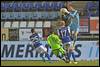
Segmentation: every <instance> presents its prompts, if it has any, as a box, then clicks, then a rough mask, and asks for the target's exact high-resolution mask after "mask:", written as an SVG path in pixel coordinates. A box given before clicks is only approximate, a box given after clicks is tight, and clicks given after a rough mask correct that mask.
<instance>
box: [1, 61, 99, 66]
mask: <svg viewBox="0 0 100 67" xmlns="http://www.w3.org/2000/svg"><path fill="white" fill-rule="evenodd" d="M1 66H99V60H95V61H78V64H73V63H71V64H69V63H65V62H63V61H62V60H60V61H53V63H49V62H48V61H46V62H43V61H32V60H26V61H25V60H21V61H19V60H16V61H15V60H13V61H10V60H9V61H3V60H2V61H1Z"/></svg>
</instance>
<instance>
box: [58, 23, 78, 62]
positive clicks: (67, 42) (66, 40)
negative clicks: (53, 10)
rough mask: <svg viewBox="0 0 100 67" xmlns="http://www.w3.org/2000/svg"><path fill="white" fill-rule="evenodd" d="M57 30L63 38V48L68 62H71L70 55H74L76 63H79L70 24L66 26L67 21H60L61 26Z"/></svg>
mask: <svg viewBox="0 0 100 67" xmlns="http://www.w3.org/2000/svg"><path fill="white" fill-rule="evenodd" d="M57 31H58V35H59V37H60V39H61V40H62V43H63V48H64V49H65V51H66V59H67V62H70V56H71V55H72V58H73V60H74V63H77V62H76V59H75V55H74V49H73V45H72V40H71V37H70V30H69V28H68V26H67V27H66V26H65V21H60V28H59V29H58V30H57ZM70 63H71V62H70Z"/></svg>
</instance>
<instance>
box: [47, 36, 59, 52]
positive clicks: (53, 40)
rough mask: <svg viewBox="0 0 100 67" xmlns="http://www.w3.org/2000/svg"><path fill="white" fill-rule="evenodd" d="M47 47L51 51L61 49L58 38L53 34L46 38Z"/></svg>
mask: <svg viewBox="0 0 100 67" xmlns="http://www.w3.org/2000/svg"><path fill="white" fill-rule="evenodd" d="M47 42H48V45H49V46H50V47H51V49H52V50H55V49H59V48H60V47H61V40H60V38H59V36H57V35H55V34H51V35H49V36H48V38H47Z"/></svg>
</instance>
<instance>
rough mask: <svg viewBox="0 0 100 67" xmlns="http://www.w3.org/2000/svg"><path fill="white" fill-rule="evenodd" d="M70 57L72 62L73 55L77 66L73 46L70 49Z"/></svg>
mask: <svg viewBox="0 0 100 67" xmlns="http://www.w3.org/2000/svg"><path fill="white" fill-rule="evenodd" d="M68 55H69V60H70V57H71V55H72V58H73V60H74V63H75V64H77V62H76V59H75V54H74V49H73V46H72V47H70V48H69V54H68Z"/></svg>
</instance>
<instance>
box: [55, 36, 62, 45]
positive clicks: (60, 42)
mask: <svg viewBox="0 0 100 67" xmlns="http://www.w3.org/2000/svg"><path fill="white" fill-rule="evenodd" d="M56 39H57V43H58V44H59V45H61V46H62V41H61V40H60V38H59V36H56Z"/></svg>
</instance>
